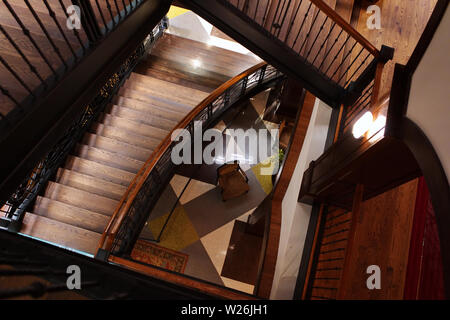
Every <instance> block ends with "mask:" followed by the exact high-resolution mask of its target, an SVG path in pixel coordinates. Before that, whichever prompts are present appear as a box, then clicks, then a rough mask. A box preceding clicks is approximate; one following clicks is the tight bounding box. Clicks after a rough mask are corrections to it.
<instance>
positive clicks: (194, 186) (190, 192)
mask: <svg viewBox="0 0 450 320" xmlns="http://www.w3.org/2000/svg"><path fill="white" fill-rule="evenodd" d="M215 188H216V186H215V185H212V184H209V183H206V182H202V181H199V180H191V182H190V183H189V185H188V187H187V188H186V190H185V191H184V193H183V195H182V196H181V198H180V203H181V204H185V203H187V202H189V201H191V200H193V199H195V198H197V197H199V196H201V195H202V194H204V193H206V192H208V191H210V190H212V189H215Z"/></svg>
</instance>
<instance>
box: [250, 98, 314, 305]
mask: <svg viewBox="0 0 450 320" xmlns="http://www.w3.org/2000/svg"><path fill="white" fill-rule="evenodd" d="M315 99H316V97H315V96H313V95H312V94H311V93H309V92H307V93H306V96H305V100H304V103H303V106H302V109H301V111H300V115H299V119H298V122H297V127H296V128H295V132H294V136H293V139H292V142H291V146H290V148H289V152H288V154H287V157H286V160H285V163H284V166H283V169H282V172H281V175H280V177H279V180H278V183H277V185H276V186H275V190H274V192H273V198H272V210H271V215H270V223H269V230H268V236H267V244H266V250H265V254H264V259H263V264H262V271H261V276H260V281H259V286H258V289H257V292H256V295H257V296H259V297H261V298H266V299H268V298H269V297H270V292H271V290H272V284H273V278H274V275H275V268H276V264H277V257H278V247H279V244H280V232H281V219H282V202H283V198H284V196H285V194H286V191H287V189H288V187H289V183H290V181H291V179H293V178H294V177H293V174H294V170H295V167H296V166H297V162H298V157H299V156H300V152H301V151H302V147H303V142H304V141H305V136H306V132H307V130H308V126H309V122H310V119H311V115H312V111H313V108H314V103H315Z"/></svg>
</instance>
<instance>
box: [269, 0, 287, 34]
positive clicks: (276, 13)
mask: <svg viewBox="0 0 450 320" xmlns="http://www.w3.org/2000/svg"><path fill="white" fill-rule="evenodd" d="M285 3H286V0H283V7H284V4H285ZM280 5H281V0H278V4H277V9H276V10H275V13H274V15H273V19H272V23H271V25H270V33H272V29H273V28H274V27H275V26H276V22H275V21H276V20H277V16H278V11H279V10H280ZM275 28H276V27H275Z"/></svg>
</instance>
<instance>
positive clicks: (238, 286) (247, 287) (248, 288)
mask: <svg viewBox="0 0 450 320" xmlns="http://www.w3.org/2000/svg"><path fill="white" fill-rule="evenodd" d="M221 278H222V281H223V283H224V284H225V287H227V288H231V289H234V290H239V291H242V292H245V293H248V294H253V290H255V286H253V285H251V284H248V283H243V282H240V281H236V280H233V279H229V278H227V277H221Z"/></svg>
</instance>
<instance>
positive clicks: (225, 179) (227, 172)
mask: <svg viewBox="0 0 450 320" xmlns="http://www.w3.org/2000/svg"><path fill="white" fill-rule="evenodd" d="M217 177H218V178H217V180H218V184H219V186H220V187H221V188H222V200H223V201H226V200H229V199H233V198H237V197H239V196H241V195H243V194H245V193H247V192H248V191H249V190H250V187H249V185H248V177H247V175H246V174H245V172H244V171H243V170H242V169H241V167H240V166H239V161H234V162H233V163H226V164H224V165H223V166H221V167H219V168H218V169H217Z"/></svg>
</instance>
